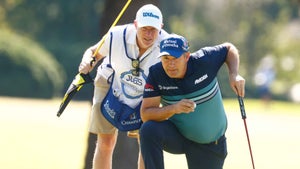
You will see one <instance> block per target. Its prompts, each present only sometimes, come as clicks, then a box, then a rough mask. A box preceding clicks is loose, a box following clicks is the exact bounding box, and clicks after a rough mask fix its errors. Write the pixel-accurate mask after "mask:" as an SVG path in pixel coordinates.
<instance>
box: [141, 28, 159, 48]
mask: <svg viewBox="0 0 300 169" xmlns="http://www.w3.org/2000/svg"><path fill="white" fill-rule="evenodd" d="M158 33H159V31H158V30H157V29H155V28H154V27H152V26H145V27H141V28H137V41H138V45H139V47H140V48H142V49H147V48H149V47H151V46H152V45H153V44H154V42H155V41H156V39H157V37H158Z"/></svg>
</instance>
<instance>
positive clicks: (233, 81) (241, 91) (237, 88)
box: [229, 75, 245, 97]
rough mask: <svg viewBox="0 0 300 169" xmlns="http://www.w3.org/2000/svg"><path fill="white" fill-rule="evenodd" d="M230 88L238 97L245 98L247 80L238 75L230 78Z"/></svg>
mask: <svg viewBox="0 0 300 169" xmlns="http://www.w3.org/2000/svg"><path fill="white" fill-rule="evenodd" d="M229 80H230V86H231V88H232V90H233V91H234V92H235V94H236V95H238V96H241V97H244V96H245V79H244V78H243V77H242V76H240V75H236V76H233V77H230V78H229Z"/></svg>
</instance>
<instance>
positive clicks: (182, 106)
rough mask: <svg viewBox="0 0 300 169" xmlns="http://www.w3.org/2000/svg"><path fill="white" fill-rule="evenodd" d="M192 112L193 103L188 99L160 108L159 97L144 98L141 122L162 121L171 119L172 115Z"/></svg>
mask: <svg viewBox="0 0 300 169" xmlns="http://www.w3.org/2000/svg"><path fill="white" fill-rule="evenodd" d="M193 111H194V102H193V101H191V100H188V99H182V100H181V101H179V102H177V103H175V104H172V105H168V106H163V107H160V96H157V97H149V98H144V99H143V102H142V105H141V111H140V112H141V118H142V120H143V122H146V121H149V120H153V121H163V120H167V119H168V118H170V117H172V116H173V115H174V114H180V113H190V112H193Z"/></svg>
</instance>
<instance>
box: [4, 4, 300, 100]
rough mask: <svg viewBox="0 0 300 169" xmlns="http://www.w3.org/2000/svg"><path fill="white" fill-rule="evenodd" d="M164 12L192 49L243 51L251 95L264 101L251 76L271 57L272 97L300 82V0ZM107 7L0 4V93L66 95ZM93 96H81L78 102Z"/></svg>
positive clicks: (165, 8)
mask: <svg viewBox="0 0 300 169" xmlns="http://www.w3.org/2000/svg"><path fill="white" fill-rule="evenodd" d="M124 1H125V0H124ZM138 1H139V0H133V2H132V3H137V2H138ZM159 7H160V8H161V10H162V12H163V14H164V24H165V26H164V28H165V29H166V30H167V31H168V32H174V33H177V34H182V35H184V36H186V37H187V39H188V40H189V41H190V45H191V49H192V51H194V50H197V49H199V48H200V47H203V46H208V45H215V44H219V43H222V42H225V41H229V42H232V43H234V44H235V45H236V46H237V47H238V49H239V50H240V55H241V65H240V70H241V72H240V73H241V75H243V76H244V77H245V78H246V80H247V86H246V90H247V93H246V95H247V97H254V98H256V97H259V93H258V90H257V84H259V83H260V82H262V81H264V79H263V78H261V79H259V78H258V80H257V79H256V80H255V78H254V77H255V75H256V73H257V68H258V67H259V65H261V61H262V60H263V59H264V58H266V57H267V58H269V59H270V58H271V60H272V64H273V66H274V72H275V79H274V81H273V83H272V85H271V91H272V93H273V96H274V98H276V99H281V100H288V99H289V97H288V93H289V92H290V89H291V88H292V87H293V86H294V85H296V84H298V83H299V81H300V70H299V69H298V67H299V66H300V61H299V60H300V58H299V56H298V55H299V54H300V48H299V46H300V19H299V8H300V1H299V0H288V1H282V0H252V1H249V0H226V1H220V0H210V1H205V0H185V1H180V0H174V1H172V5H170V2H169V1H160V5H159ZM104 9H105V0H87V1H84V0H72V1H63V0H51V1H50V0H44V1H39V0H2V1H1V2H0V23H1V25H0V74H1V77H2V78H1V83H0V95H3V96H18V97H38V98H53V97H61V96H62V95H63V94H64V92H65V90H66V88H67V87H68V86H69V84H70V82H71V81H72V79H73V78H74V76H75V75H76V74H77V67H78V64H79V63H80V60H81V57H82V54H83V52H84V50H85V49H86V48H87V47H89V46H91V45H93V44H95V43H96V42H97V41H99V40H100V37H101V36H102V35H103V34H104V33H105V31H104V32H103V31H100V30H106V31H107V29H108V28H107V27H103V25H105V24H101V18H102V15H104V13H103V11H104ZM118 11H119V10H118ZM132 12H133V13H134V14H135V12H136V11H132ZM106 15H107V17H112V18H115V16H113V15H108V14H105V16H104V17H106ZM125 15H126V13H125ZM133 19H134V18H132V19H131V20H133ZM110 24H111V23H110ZM106 25H107V24H106ZM224 69H225V67H224ZM226 73H227V70H225V71H222V72H221V73H220V75H219V79H220V83H221V86H222V88H223V95H224V97H233V96H234V95H233V92H232V91H231V89H230V87H229V85H228V79H227V75H226ZM255 82H256V83H255ZM90 97H91V95H90V93H89V92H82V93H80V97H78V98H81V99H86V98H90Z"/></svg>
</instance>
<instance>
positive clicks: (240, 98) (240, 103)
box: [238, 96, 255, 169]
mask: <svg viewBox="0 0 300 169" xmlns="http://www.w3.org/2000/svg"><path fill="white" fill-rule="evenodd" d="M238 101H239V105H240V110H241V115H242V119H243V121H244V126H245V130H246V135H247V140H248V146H249V151H250V156H251V162H252V168H253V169H255V166H254V160H253V154H252V149H251V144H250V139H249V134H248V129H247V123H246V118H247V117H246V111H245V106H244V100H243V98H242V97H241V96H238Z"/></svg>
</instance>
